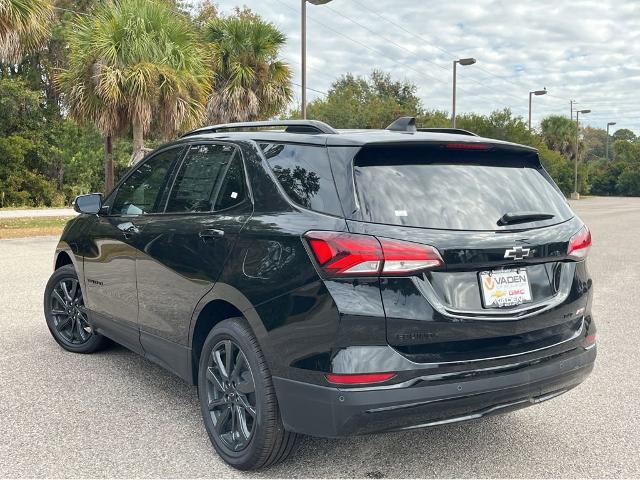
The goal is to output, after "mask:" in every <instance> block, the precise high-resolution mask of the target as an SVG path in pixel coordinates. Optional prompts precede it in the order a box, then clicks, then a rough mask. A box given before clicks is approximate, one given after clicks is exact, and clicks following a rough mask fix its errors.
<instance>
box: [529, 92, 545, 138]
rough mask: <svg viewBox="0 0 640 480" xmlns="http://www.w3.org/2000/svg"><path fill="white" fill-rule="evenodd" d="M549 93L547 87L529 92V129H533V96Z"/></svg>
mask: <svg viewBox="0 0 640 480" xmlns="http://www.w3.org/2000/svg"><path fill="white" fill-rule="evenodd" d="M546 94H547V87H544V89H542V90H534V91H533V92H529V131H531V96H532V95H535V96H540V95H546Z"/></svg>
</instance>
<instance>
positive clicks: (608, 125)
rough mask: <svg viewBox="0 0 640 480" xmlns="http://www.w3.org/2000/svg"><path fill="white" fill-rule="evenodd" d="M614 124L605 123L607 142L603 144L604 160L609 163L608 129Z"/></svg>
mask: <svg viewBox="0 0 640 480" xmlns="http://www.w3.org/2000/svg"><path fill="white" fill-rule="evenodd" d="M615 124H616V122H609V123H607V141H606V143H605V145H606V146H605V147H604V158H606V159H607V162H608V161H609V127H610V126H611V125H615Z"/></svg>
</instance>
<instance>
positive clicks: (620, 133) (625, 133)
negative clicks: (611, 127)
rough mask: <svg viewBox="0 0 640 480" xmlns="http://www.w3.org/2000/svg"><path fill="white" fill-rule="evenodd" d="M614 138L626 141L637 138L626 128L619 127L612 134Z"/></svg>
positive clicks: (632, 140)
mask: <svg viewBox="0 0 640 480" xmlns="http://www.w3.org/2000/svg"><path fill="white" fill-rule="evenodd" d="M613 138H614V140H626V141H628V142H634V141H636V140H637V138H638V137H636V134H635V133H633V132H632V131H631V130H629V129H627V128H620V129H618V130H616V131H615V132H614V134H613Z"/></svg>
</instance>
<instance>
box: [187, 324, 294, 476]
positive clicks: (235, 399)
mask: <svg viewBox="0 0 640 480" xmlns="http://www.w3.org/2000/svg"><path fill="white" fill-rule="evenodd" d="M227 352H230V353H231V355H230V356H227ZM229 358H231V360H232V362H234V363H232V364H231V368H230V370H231V374H230V375H229V374H228V372H226V370H227V366H229V363H228V360H229ZM217 359H219V360H217ZM221 367H222V368H221ZM245 367H247V368H245ZM223 370H224V371H225V373H227V376H226V377H225V376H224V374H223ZM225 378H226V380H225ZM251 382H253V392H252V391H251V390H252V385H251ZM198 396H199V398H200V407H201V410H202V417H203V419H204V424H205V427H206V429H207V433H208V434H209V438H210V439H211V443H212V444H213V446H214V448H215V450H216V451H217V452H218V454H219V455H220V456H221V457H222V459H223V460H224V461H225V462H227V463H228V464H229V465H231V466H232V467H234V468H237V469H239V470H257V469H261V468H266V467H269V466H271V465H273V464H275V463H278V462H280V461H282V460H284V459H285V458H286V457H288V456H289V455H290V454H291V452H292V451H293V449H294V447H295V445H296V443H297V441H298V437H299V436H298V435H297V434H295V433H292V432H288V431H286V430H285V429H284V426H283V424H282V419H281V417H280V409H279V407H278V401H277V399H276V393H275V390H274V388H273V382H272V380H271V374H270V373H269V369H268V368H267V364H266V362H265V359H264V356H263V354H262V351H261V350H260V346H259V345H258V341H257V339H256V337H255V335H254V334H253V332H252V331H251V328H250V327H249V324H248V323H247V321H246V320H245V319H244V318H231V319H227V320H224V321H222V322H220V323H219V324H218V325H216V326H215V327H214V328H213V329H212V330H211V332H209V335H208V336H207V339H206V340H205V342H204V346H203V348H202V354H201V355H200V362H199V370H198ZM246 407H248V408H246ZM252 407H253V418H252V414H251V408H252ZM225 412H226V413H225ZM214 422H215V423H214ZM216 425H217V426H218V427H216ZM234 428H236V429H237V433H234V434H232V432H233V429H234ZM247 432H249V435H248V437H247Z"/></svg>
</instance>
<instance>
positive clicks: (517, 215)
mask: <svg viewBox="0 0 640 480" xmlns="http://www.w3.org/2000/svg"><path fill="white" fill-rule="evenodd" d="M553 217H554V215H553V214H552V213H544V212H507V213H505V214H504V215H503V216H502V217H501V218H500V220H498V225H512V224H514V223H524V222H534V221H536V220H550V219H552V218H553Z"/></svg>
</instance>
